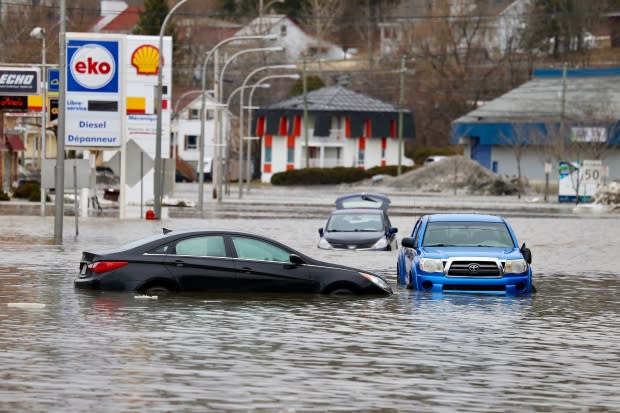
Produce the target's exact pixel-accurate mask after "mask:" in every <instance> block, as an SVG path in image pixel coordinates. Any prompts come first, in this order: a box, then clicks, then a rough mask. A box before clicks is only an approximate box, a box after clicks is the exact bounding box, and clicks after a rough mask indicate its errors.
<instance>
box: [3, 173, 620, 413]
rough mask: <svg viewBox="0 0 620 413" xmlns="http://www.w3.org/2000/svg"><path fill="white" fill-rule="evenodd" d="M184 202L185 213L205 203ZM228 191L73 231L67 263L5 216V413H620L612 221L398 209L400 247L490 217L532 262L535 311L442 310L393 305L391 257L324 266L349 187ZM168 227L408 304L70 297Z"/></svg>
mask: <svg viewBox="0 0 620 413" xmlns="http://www.w3.org/2000/svg"><path fill="white" fill-rule="evenodd" d="M185 185H188V186H186V187H184V189H183V190H181V189H179V191H178V193H175V197H177V198H188V199H190V200H196V199H197V195H196V193H195V186H193V187H192V186H189V185H191V184H185ZM232 189H233V191H232V193H231V198H230V199H228V200H227V199H225V200H224V202H222V203H221V204H218V203H217V202H216V201H214V200H213V199H211V198H209V199H207V200H206V202H205V211H204V212H203V216H204V218H200V213H199V212H198V211H195V210H194V209H192V208H165V214H166V217H165V218H164V219H163V220H161V221H146V220H142V219H130V220H125V221H120V220H118V219H117V218H114V217H108V216H90V217H80V218H79V220H78V222H79V234H78V235H77V236H76V234H75V222H74V217H70V216H67V217H65V221H64V234H63V235H64V236H63V244H62V245H54V243H53V242H52V238H53V224H54V218H53V216H49V215H48V216H46V217H40V216H38V215H37V214H38V204H36V203H35V205H36V207H35V214H31V215H22V214H17V213H14V214H6V210H4V209H2V208H3V207H2V206H0V222H1V227H2V235H1V236H0V251H2V254H0V348H1V349H2V351H1V352H0V377H1V378H2V380H1V381H0V411H3V412H4V411H7V412H13V411H29V412H61V411H62V412H66V411H87V410H88V411H92V412H111V411H114V412H133V411H155V412H168V411H183V412H190V411H201V412H203V411H214V412H216V411H217V412H325V411H342V412H350V411H365V412H410V411H411V412H413V411H432V412H496V411H504V412H523V411H531V412H549V411H552V412H560V411H561V412H585V411H590V412H611V411H619V410H618V406H620V395H619V393H618V391H617V387H618V383H619V382H620V347H619V346H618V337H620V321H619V320H620V318H619V317H618V316H619V310H620V298H619V297H620V284H619V279H620V270H619V268H620V257H619V256H618V246H619V244H618V238H617V234H618V231H619V230H620V216H618V215H617V214H601V213H583V212H575V211H574V210H573V206H572V205H559V204H555V203H549V205H545V204H544V203H543V202H541V201H537V200H533V199H523V200H517V199H516V198H501V197H497V198H494V197H468V196H460V197H454V196H451V195H450V194H417V195H413V194H408V193H406V192H396V191H393V192H390V193H388V195H389V196H390V197H391V198H392V201H393V205H392V206H393V209H391V211H392V210H393V214H391V216H392V221H393V224H394V226H397V227H398V228H399V232H398V234H397V235H398V239H399V240H400V238H401V237H403V236H406V235H408V234H409V233H410V231H411V227H412V226H413V223H414V222H415V219H416V217H417V216H419V215H420V214H421V213H427V212H437V211H455V212H456V211H484V212H489V211H495V213H499V214H502V215H505V216H508V217H509V221H510V222H511V224H512V225H513V227H514V228H515V230H516V232H517V234H518V235H519V237H520V241H525V242H526V243H527V245H528V246H529V247H530V248H531V249H532V252H533V267H534V272H535V278H534V280H535V284H536V286H537V289H538V293H536V294H534V295H532V296H530V297H519V298H511V297H496V296H477V295H449V294H446V295H439V296H436V295H429V294H417V293H415V292H412V291H409V290H402V289H397V288H396V285H395V283H396V281H395V264H396V257H397V253H396V252H395V251H392V252H379V253H378V252H374V253H373V252H354V251H322V250H318V249H317V248H316V243H317V242H318V232H317V230H318V228H319V227H321V226H323V225H324V223H325V222H324V219H325V218H326V214H327V213H328V212H329V210H330V209H331V206H332V203H333V199H334V198H335V196H336V195H339V194H344V193H348V192H352V188H351V187H347V186H343V187H329V188H320V189H318V188H314V189H295V190H290V189H289V190H287V189H282V188H253V189H252V190H251V191H250V193H249V194H244V196H243V198H242V199H241V200H239V199H238V198H237V192H235V191H234V190H235V189H236V188H234V187H233V188H232ZM355 190H357V189H355ZM375 190H376V189H375ZM378 192H382V193H385V192H386V191H378ZM205 193H208V194H209V195H210V191H209V192H205ZM192 197H193V198H192ZM233 197H234V198H236V200H235V201H234V202H233ZM12 204H13V205H18V204H17V203H12ZM532 205H533V206H532ZM534 206H535V207H534ZM16 208H17V209H19V208H18V207H16ZM105 209H108V210H109V211H114V208H113V205H110V207H109V208H105ZM161 227H167V228H175V229H185V228H199V227H219V228H234V229H243V230H248V231H252V232H258V233H261V234H265V235H268V236H271V237H273V238H275V239H278V240H279V241H282V242H284V243H286V244H289V245H291V246H294V247H295V248H296V249H299V250H300V251H302V252H304V253H307V254H308V255H311V256H313V257H316V258H319V259H325V260H328V261H334V262H339V263H342V264H345V265H353V266H356V267H361V268H365V269H369V270H372V271H376V272H379V273H381V274H384V275H385V276H386V277H387V278H388V279H389V280H390V282H391V284H392V286H393V287H394V288H395V291H396V292H395V294H394V295H393V296H391V297H382V298H342V297H323V296H306V295H303V296H300V295H256V294H243V295H236V294H230V295H209V294H201V295H192V294H188V295H174V296H170V297H160V298H159V299H157V300H142V299H137V298H136V296H135V295H134V294H131V293H103V292H89V291H77V290H74V288H73V278H74V277H75V276H76V274H77V270H78V263H79V259H80V254H81V251H82V250H83V249H86V248H88V249H93V248H96V249H105V248H108V247H113V246H117V245H120V244H122V243H125V242H127V241H130V240H134V239H137V238H141V237H143V236H147V235H151V234H153V233H156V232H159V231H160V230H161Z"/></svg>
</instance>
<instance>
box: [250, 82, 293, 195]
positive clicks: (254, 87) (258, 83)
mask: <svg viewBox="0 0 620 413" xmlns="http://www.w3.org/2000/svg"><path fill="white" fill-rule="evenodd" d="M299 77H300V76H299V75H298V74H297V73H294V74H292V75H270V76H265V77H263V78H262V79H260V80H259V81H258V82H256V83H255V84H254V86H251V90H250V96H249V97H248V106H247V110H248V135H247V141H248V145H247V153H246V157H245V161H246V162H245V173H246V187H245V190H246V192H250V181H251V178H252V175H251V173H250V165H251V160H252V140H253V139H254V138H251V137H250V136H251V134H252V112H251V111H252V110H254V109H255V108H254V107H253V106H252V99H253V97H254V91H255V90H256V88H258V87H262V86H263V85H265V83H263V82H265V81H267V80H269V79H293V80H296V79H299Z"/></svg>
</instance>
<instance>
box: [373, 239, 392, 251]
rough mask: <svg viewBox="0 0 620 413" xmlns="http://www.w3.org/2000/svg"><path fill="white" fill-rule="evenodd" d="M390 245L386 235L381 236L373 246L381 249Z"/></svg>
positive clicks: (375, 248)
mask: <svg viewBox="0 0 620 413" xmlns="http://www.w3.org/2000/svg"><path fill="white" fill-rule="evenodd" d="M387 246H388V242H387V239H386V238H385V237H381V238H379V240H378V241H377V242H375V244H374V245H373V246H372V247H371V248H372V249H374V250H380V249H383V248H386V247H387Z"/></svg>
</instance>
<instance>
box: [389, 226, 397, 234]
mask: <svg viewBox="0 0 620 413" xmlns="http://www.w3.org/2000/svg"><path fill="white" fill-rule="evenodd" d="M397 232H398V228H396V227H392V228H390V234H396V233H397Z"/></svg>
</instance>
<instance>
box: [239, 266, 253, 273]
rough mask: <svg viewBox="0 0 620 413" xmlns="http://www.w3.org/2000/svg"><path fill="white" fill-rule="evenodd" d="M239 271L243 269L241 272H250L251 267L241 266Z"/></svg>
mask: <svg viewBox="0 0 620 413" xmlns="http://www.w3.org/2000/svg"><path fill="white" fill-rule="evenodd" d="M241 271H243V272H252V268H250V267H241Z"/></svg>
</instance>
